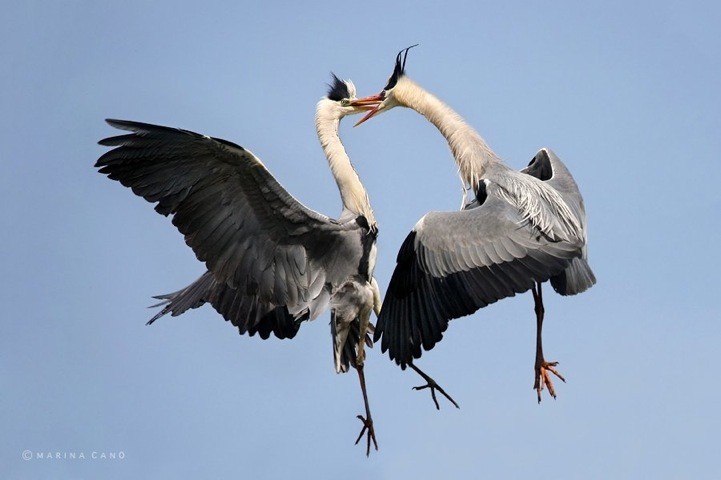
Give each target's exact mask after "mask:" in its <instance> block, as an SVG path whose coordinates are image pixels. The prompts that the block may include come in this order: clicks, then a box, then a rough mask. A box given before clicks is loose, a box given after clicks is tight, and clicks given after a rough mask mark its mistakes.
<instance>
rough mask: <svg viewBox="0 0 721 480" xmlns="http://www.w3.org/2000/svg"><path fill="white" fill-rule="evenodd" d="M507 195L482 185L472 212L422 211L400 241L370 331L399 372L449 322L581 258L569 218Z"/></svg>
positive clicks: (542, 202) (429, 345)
mask: <svg viewBox="0 0 721 480" xmlns="http://www.w3.org/2000/svg"><path fill="white" fill-rule="evenodd" d="M516 173H517V172H516ZM518 175H521V174H518ZM524 177H526V178H529V177H527V176H525V175H524ZM530 180H533V182H536V183H538V182H537V181H536V180H535V179H529V181H530ZM520 181H521V183H523V181H524V180H523V179H520ZM536 187H538V186H537V185H534V186H533V188H536ZM519 188H522V187H519ZM541 188H545V187H541ZM509 195H513V193H509V191H508V190H506V189H503V188H500V187H499V186H498V185H495V184H490V183H489V182H484V181H482V182H481V185H480V186H479V189H478V201H477V202H474V207H473V208H469V209H466V210H461V211H458V212H432V213H429V214H427V215H426V216H424V217H423V218H422V219H421V220H420V221H419V222H418V223H417V224H416V226H415V228H414V229H413V231H412V232H411V233H410V234H409V235H408V237H407V238H406V240H405V241H404V243H403V245H402V247H401V249H400V252H399V253H398V259H397V265H396V268H395V271H394V272H393V276H392V278H391V281H390V284H389V287H388V290H387V292H386V297H385V300H384V302H383V307H382V309H381V313H380V316H379V318H378V322H377V325H376V332H375V340H376V342H377V341H378V340H381V349H382V350H383V351H384V352H385V351H386V350H388V351H389V355H390V357H391V359H394V360H395V361H396V362H397V363H398V364H399V365H401V367H405V366H406V365H407V364H408V363H409V362H411V361H412V360H413V358H419V357H420V356H421V347H422V348H423V349H425V350H430V349H431V348H433V346H434V345H435V344H436V343H437V342H438V341H440V340H441V338H442V336H443V332H444V331H445V330H446V328H448V321H449V320H451V319H453V318H458V317H461V316H464V315H469V314H471V313H473V312H475V311H476V310H478V309H479V308H482V307H485V306H486V305H488V304H491V303H493V302H495V301H497V300H500V299H502V298H506V297H510V296H513V295H515V294H516V293H521V292H524V291H526V290H528V289H530V288H531V287H532V286H533V284H534V282H543V281H546V280H548V279H549V278H550V277H551V276H553V275H557V274H559V273H560V272H562V271H563V270H564V269H565V268H566V267H568V265H569V264H570V262H571V261H572V259H573V258H576V257H579V256H580V255H581V249H582V244H583V242H582V241H581V239H580V238H578V236H577V235H575V234H573V233H574V232H573V225H575V224H576V222H575V221H574V220H573V219H566V220H563V221H561V220H559V219H552V218H544V217H545V216H547V215H549V214H548V212H553V211H556V210H557V209H556V207H553V206H551V205H545V203H547V199H546V198H545V197H543V196H541V198H540V199H537V200H535V202H540V205H536V204H535V203H533V205H535V206H534V207H533V214H529V213H528V212H527V211H524V208H526V207H525V206H524V205H525V204H524V203H523V202H522V201H520V200H514V199H511V200H509ZM564 208H565V207H564ZM554 225H558V227H557V228H558V229H559V230H560V231H561V233H562V234H558V235H556V234H555V233H554V230H553V228H556V227H554ZM567 230H568V231H567ZM569 232H570V234H569Z"/></svg>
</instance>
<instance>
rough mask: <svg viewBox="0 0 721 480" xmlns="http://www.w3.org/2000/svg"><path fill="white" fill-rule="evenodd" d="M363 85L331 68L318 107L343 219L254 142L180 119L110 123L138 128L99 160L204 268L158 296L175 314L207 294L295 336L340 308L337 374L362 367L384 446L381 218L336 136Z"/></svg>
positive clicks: (252, 326)
mask: <svg viewBox="0 0 721 480" xmlns="http://www.w3.org/2000/svg"><path fill="white" fill-rule="evenodd" d="M355 96H356V89H355V86H354V85H353V83H352V82H351V81H349V80H347V81H342V80H340V79H339V78H338V77H336V76H335V75H333V79H332V83H331V84H330V85H329V91H328V94H327V96H326V97H324V98H322V99H321V100H320V101H319V102H318V105H317V108H316V115H315V123H316V131H317V134H318V138H319V140H320V143H321V146H322V148H323V151H324V153H325V155H326V157H327V159H328V164H329V166H330V169H331V172H332V174H333V176H334V178H335V180H336V183H337V184H338V189H339V190H340V196H341V200H342V203H343V211H342V212H341V215H340V217H339V218H338V219H337V220H335V219H332V218H329V217H327V216H325V215H322V214H320V213H318V212H315V211H313V210H311V209H309V208H307V207H306V206H304V205H303V204H301V203H300V202H299V201H298V200H296V199H295V198H294V197H292V196H291V195H290V194H289V193H288V192H287V191H286V190H285V189H284V188H283V187H282V186H281V185H280V183H278V181H277V180H276V179H275V178H274V177H273V176H272V175H271V173H270V172H269V171H268V170H267V169H266V167H265V165H264V164H263V163H262V162H261V161H260V160H259V159H258V158H257V157H256V156H255V155H253V153H251V152H250V151H249V150H247V149H245V148H243V147H241V146H239V145H236V144H234V143H231V142H229V141H226V140H222V139H219V138H212V137H208V136H205V135H200V134H197V133H193V132H191V131H188V130H181V129H177V128H169V127H162V126H157V125H149V124H145V123H139V122H131V121H124V120H107V122H108V123H109V124H110V125H111V126H113V127H116V128H118V129H121V130H127V131H129V132H131V133H129V134H126V135H120V136H115V137H110V138H106V139H104V140H101V141H100V144H101V145H104V146H108V147H115V148H113V149H112V150H110V151H108V152H106V153H105V154H104V155H102V156H101V157H100V159H99V160H98V161H97V163H96V164H95V166H96V167H97V168H99V169H100V170H99V171H100V173H103V174H106V175H107V176H108V177H109V178H110V179H112V180H117V181H119V182H120V183H121V184H123V185H124V186H126V187H129V188H131V189H132V190H133V192H134V193H135V194H136V195H139V196H141V197H143V198H144V199H145V200H147V201H149V202H151V203H155V204H156V206H155V210H156V211H157V212H158V213H160V214H162V215H165V216H168V215H172V223H173V225H175V226H176V227H177V228H178V230H179V231H180V233H182V234H183V235H184V237H185V242H186V243H187V244H188V246H190V248H192V249H193V251H194V253H195V255H196V256H197V258H198V260H200V261H201V262H204V263H205V265H206V267H207V271H206V272H205V273H204V274H203V275H202V276H201V277H200V278H198V279H197V280H196V281H195V282H193V283H191V284H190V285H188V286H187V287H185V288H183V289H181V290H178V291H177V292H174V293H171V294H167V295H161V296H159V297H156V298H159V299H161V300H162V302H161V303H160V304H158V305H157V306H163V309H162V310H161V311H160V312H158V314H157V315H155V316H154V317H153V318H152V319H151V320H150V321H149V322H148V324H151V323H153V322H154V321H155V320H157V319H158V318H160V317H161V316H163V315H165V314H167V313H170V314H171V315H172V316H177V315H180V314H181V313H183V312H185V311H187V310H188V309H192V308H197V307H200V306H201V305H203V304H205V303H209V304H211V305H212V306H213V308H215V310H217V311H218V313H220V314H221V315H222V316H223V317H224V318H225V319H226V320H227V321H230V322H231V323H232V324H233V325H234V326H236V327H237V328H238V331H239V333H240V334H246V333H247V334H249V335H250V336H253V335H255V334H256V333H258V334H259V335H260V337H261V338H263V339H267V338H268V337H269V336H270V334H271V333H273V334H274V335H275V336H276V337H278V338H281V339H283V338H293V337H294V336H295V335H296V333H297V332H298V330H299V328H300V326H301V324H302V322H303V321H305V320H313V319H315V318H317V317H318V315H320V314H321V313H322V312H323V311H325V310H326V309H327V308H330V313H331V322H330V325H331V336H332V340H333V358H334V364H335V369H336V371H337V372H339V373H340V372H347V371H348V370H349V368H350V367H354V368H355V369H356V371H357V372H358V378H359V381H360V386H361V391H362V394H363V401H364V405H365V415H364V416H363V415H358V418H359V419H360V420H361V421H362V423H363V427H362V430H361V432H360V434H359V435H358V438H357V440H356V444H357V443H358V442H359V441H360V440H361V438H362V437H363V435H364V434H365V435H366V438H367V448H366V455H368V454H369V453H370V448H371V442H373V445H374V447H375V449H376V450H377V449H378V444H377V442H376V437H375V430H374V427H373V420H372V418H371V412H370V407H369V403H368V395H367V392H366V382H365V376H364V371H363V365H364V360H365V350H364V345H367V346H372V341H371V338H370V335H371V334H372V331H373V325H372V324H371V322H370V316H371V312H372V311H375V312H376V314H378V311H379V309H380V305H381V301H380V291H379V288H378V284H377V282H376V280H375V279H374V277H373V271H374V268H375V262H376V237H377V233H378V227H377V224H376V220H375V217H374V215H373V210H372V209H371V205H370V201H369V199H368V194H367V192H366V190H365V188H364V187H363V184H362V183H361V181H360V178H359V176H358V174H357V172H356V171H355V169H354V168H353V165H352V164H351V162H350V159H349V157H348V154H347V153H346V151H345V148H344V147H343V144H342V143H341V140H340V137H339V135H338V129H339V124H340V121H341V119H342V118H343V117H345V116H346V115H352V114H356V113H360V112H362V111H366V110H368V109H369V108H371V107H370V106H368V105H365V106H352V105H350V101H351V100H353V99H355Z"/></svg>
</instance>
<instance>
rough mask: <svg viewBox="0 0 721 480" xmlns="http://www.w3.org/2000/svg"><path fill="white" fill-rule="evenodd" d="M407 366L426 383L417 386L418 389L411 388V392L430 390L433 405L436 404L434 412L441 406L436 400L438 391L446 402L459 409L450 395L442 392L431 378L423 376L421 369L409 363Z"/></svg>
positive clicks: (441, 388)
mask: <svg viewBox="0 0 721 480" xmlns="http://www.w3.org/2000/svg"><path fill="white" fill-rule="evenodd" d="M408 365H409V366H410V367H411V368H412V369H413V370H415V371H416V373H418V375H420V376H421V377H423V379H424V380H425V381H426V382H427V383H426V384H425V385H420V386H418V387H413V390H423V389H425V388H430V389H431V398H433V403H435V404H436V410H440V409H441V406H440V404H439V403H438V398H436V390H438V391H439V392H441V394H443V396H444V397H446V398H447V399H448V401H450V402H451V403H452V404H453V405H455V406H456V408H461V407H459V406H458V404H457V403H456V401H455V400H453V398H452V397H451V396H450V395H448V394H447V393H446V391H445V390H443V387H441V386H440V385H438V384H437V383H436V381H435V380H433V379H432V378H431V377H429V376H428V375H427V374H425V373H424V372H423V371H422V370H421V369H419V368H418V367H416V366H415V365H413V364H412V363H409V364H408Z"/></svg>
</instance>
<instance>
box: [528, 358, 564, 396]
mask: <svg viewBox="0 0 721 480" xmlns="http://www.w3.org/2000/svg"><path fill="white" fill-rule="evenodd" d="M556 365H558V362H546V361H545V360H542V361H540V362H539V363H538V364H537V365H536V381H535V382H534V384H533V388H534V390H536V394H537V396H538V403H541V391H543V388H544V386H545V387H548V393H549V394H550V395H551V397H553V398H554V399H555V398H556V390H555V389H554V388H553V382H552V381H551V375H550V374H551V373H552V374H554V375H555V376H557V377H558V378H560V379H561V381H562V382H564V383H565V382H566V379H565V378H563V375H561V374H560V373H558V370H556ZM549 372H550V373H549Z"/></svg>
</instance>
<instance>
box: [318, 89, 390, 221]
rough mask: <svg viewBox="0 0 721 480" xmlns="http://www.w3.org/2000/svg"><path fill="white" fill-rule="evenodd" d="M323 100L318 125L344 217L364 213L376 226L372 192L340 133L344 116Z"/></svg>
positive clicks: (319, 107)
mask: <svg viewBox="0 0 721 480" xmlns="http://www.w3.org/2000/svg"><path fill="white" fill-rule="evenodd" d="M324 102H325V100H321V101H320V103H318V108H317V109H316V116H315V128H316V132H317V133H318V139H319V140H320V144H321V146H322V147H323V152H324V153H325V156H326V158H327V159H328V165H329V166H330V171H331V173H332V174H333V177H334V178H335V181H336V183H337V184H338V190H339V191H340V197H341V201H342V202H343V213H342V214H341V218H346V217H348V216H352V217H357V216H359V215H363V216H364V217H365V218H366V220H368V224H369V225H371V226H373V227H375V225H376V220H375V216H374V215H373V210H372V209H371V205H370V200H369V199H368V193H367V192H366V189H365V188H364V187H363V184H362V183H361V181H360V177H359V176H358V173H357V172H356V171H355V169H354V168H353V165H352V164H351V162H350V158H349V157H348V154H347V153H346V151H345V148H344V147H343V143H341V140H340V137H339V136H338V127H339V125H340V117H339V115H338V112H337V111H334V110H333V108H332V107H330V106H329V105H328V104H326V103H324Z"/></svg>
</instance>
